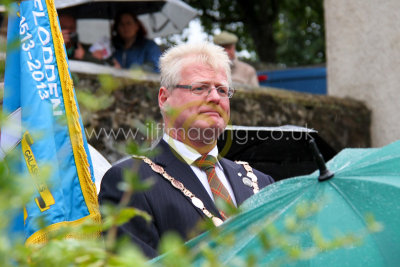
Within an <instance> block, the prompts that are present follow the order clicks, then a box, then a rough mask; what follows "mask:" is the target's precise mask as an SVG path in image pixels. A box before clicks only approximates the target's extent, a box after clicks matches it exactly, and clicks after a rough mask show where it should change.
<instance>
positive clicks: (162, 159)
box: [153, 140, 219, 216]
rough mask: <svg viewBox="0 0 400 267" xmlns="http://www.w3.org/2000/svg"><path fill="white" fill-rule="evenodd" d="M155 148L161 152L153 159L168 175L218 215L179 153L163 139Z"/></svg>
mask: <svg viewBox="0 0 400 267" xmlns="http://www.w3.org/2000/svg"><path fill="white" fill-rule="evenodd" d="M157 148H160V149H161V151H162V152H161V153H160V154H159V155H157V156H156V157H155V158H154V159H153V161H154V162H155V163H157V164H159V165H160V166H162V167H163V168H164V170H165V171H166V172H167V173H168V174H169V175H171V176H172V177H174V178H175V179H176V180H178V181H180V182H181V183H182V184H183V185H184V186H185V187H186V188H187V189H188V190H189V191H190V192H192V193H193V194H194V195H195V196H196V197H197V198H199V199H200V200H201V201H202V202H203V204H204V206H205V207H206V208H207V209H208V210H209V211H210V212H211V213H212V214H214V215H218V216H219V212H218V209H217V208H216V206H215V204H214V202H213V200H212V199H211V198H210V196H209V195H208V193H207V191H206V189H205V188H204V187H203V185H202V184H201V182H200V180H199V179H198V178H197V176H196V175H195V174H194V172H193V170H192V169H191V168H190V166H189V165H188V164H186V162H185V161H184V160H183V159H182V158H181V157H180V156H179V154H178V153H176V152H175V151H174V150H173V149H172V148H170V146H169V145H168V144H167V143H166V142H165V141H164V140H161V141H160V143H159V144H158V145H157ZM171 186H172V185H171ZM182 194H183V193H182ZM186 199H187V200H188V201H189V202H190V204H191V205H192V206H193V208H194V209H196V210H197V212H199V213H200V214H201V215H202V216H205V215H204V213H203V212H202V211H201V210H200V209H198V208H196V207H195V206H194V205H193V204H192V202H191V201H190V199H189V198H186Z"/></svg>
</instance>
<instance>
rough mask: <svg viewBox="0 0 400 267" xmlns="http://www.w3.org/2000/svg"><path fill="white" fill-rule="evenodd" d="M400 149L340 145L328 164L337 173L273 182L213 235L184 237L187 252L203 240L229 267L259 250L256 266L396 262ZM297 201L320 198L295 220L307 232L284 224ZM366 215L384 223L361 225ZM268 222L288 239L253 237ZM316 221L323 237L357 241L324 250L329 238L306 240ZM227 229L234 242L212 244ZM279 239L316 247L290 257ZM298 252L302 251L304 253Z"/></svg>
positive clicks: (293, 245)
mask: <svg viewBox="0 0 400 267" xmlns="http://www.w3.org/2000/svg"><path fill="white" fill-rule="evenodd" d="M399 152H400V142H396V143H393V144H391V145H389V146H386V147H384V148H381V149H346V150H344V151H342V152H341V153H340V154H339V155H338V156H336V157H335V158H334V159H333V160H332V161H330V162H329V163H328V167H329V168H330V169H331V170H332V171H333V172H335V177H333V178H332V179H330V180H327V181H324V182H318V181H317V177H318V172H315V173H313V174H311V175H308V176H303V177H297V178H292V179H286V180H282V181H280V182H277V183H275V184H272V185H270V186H268V187H266V188H265V189H263V190H261V191H260V192H259V193H258V194H257V195H255V196H253V197H252V198H250V199H248V200H247V201H245V203H243V205H242V209H243V212H242V213H241V214H239V215H238V216H236V217H233V218H231V219H230V220H228V221H226V223H224V224H223V225H222V226H221V232H220V233H219V234H218V236H217V237H215V236H211V234H210V233H205V234H203V235H201V236H199V237H198V238H196V239H194V240H192V241H190V242H189V243H188V246H189V247H191V248H192V249H193V250H196V249H197V248H198V247H199V246H201V245H202V243H205V244H206V245H209V246H211V247H213V251H215V252H216V255H219V259H220V260H221V261H222V263H224V264H226V265H227V266H235V265H237V264H236V263H238V262H243V261H244V260H245V259H246V258H247V257H249V255H256V256H257V257H256V258H257V263H256V264H257V265H258V266H265V265H267V264H271V263H278V264H284V265H285V266H364V265H365V266H398V263H399V262H400V254H399V253H398V252H399V251H400V231H399V227H400V226H399V225H400V216H399V214H400V205H398V203H397V200H398V199H399V198H400V170H399V168H398V167H399V166H400V153H399ZM299 203H318V206H319V208H320V210H319V211H317V212H316V213H314V214H311V216H308V217H305V219H302V220H295V222H296V225H301V226H302V227H303V226H306V228H305V229H307V226H308V227H309V231H307V230H304V229H303V231H298V232H297V231H293V229H292V228H290V227H287V218H288V217H292V218H293V216H294V215H295V214H298V213H297V207H298V205H299ZM368 213H370V214H373V216H374V217H375V220H376V221H377V222H379V223H381V224H382V225H383V229H382V230H381V231H379V232H377V233H371V232H369V231H367V229H368V226H370V223H367V220H366V215H367V214H368ZM272 225H273V226H274V227H276V229H278V230H279V231H281V232H283V233H286V235H284V237H285V238H286V239H285V238H283V239H282V236H279V235H277V234H275V235H270V241H271V242H272V244H274V246H272V247H273V249H271V250H269V251H266V250H264V249H263V248H262V245H261V244H262V243H261V242H260V238H259V236H260V234H261V233H263V231H265V229H268V227H269V226H272ZM310 226H311V227H310ZM314 227H317V229H319V231H320V233H321V236H322V237H323V239H324V240H325V241H326V240H332V238H334V239H335V240H336V239H338V238H339V240H340V238H341V237H357V236H360V237H362V239H359V240H357V239H355V240H356V241H357V242H350V243H348V244H347V245H343V244H342V245H340V246H336V247H335V243H330V246H331V247H330V248H331V249H326V248H329V246H327V245H326V244H329V242H328V243H327V242H322V243H321V242H319V243H318V242H316V241H315V240H316V239H312V236H313V235H312V234H311V233H312V232H313V229H314ZM295 229H296V228H295ZM299 229H300V230H302V228H301V227H300V228H299ZM279 231H278V232H279ZM269 233H271V232H269ZM227 235H234V237H235V238H236V240H237V242H236V243H235V244H234V245H233V246H223V245H221V244H219V243H218V239H220V238H223V237H224V236H227ZM282 240H283V241H284V242H282ZM279 242H280V243H279ZM321 244H322V245H321ZM324 244H325V245H324ZM285 245H286V246H290V247H291V248H299V249H301V250H303V251H306V252H307V251H310V248H311V251H313V252H318V253H317V254H316V255H313V254H310V255H311V256H313V257H304V258H303V259H299V260H298V261H295V262H292V261H288V260H287V259H288V257H289V255H288V253H287V252H285ZM303 255H306V256H307V253H306V254H303ZM202 263H204V258H203V257H202V256H199V257H198V258H197V259H196V260H195V264H194V265H196V266H199V265H201V264H202ZM239 265H240V264H239Z"/></svg>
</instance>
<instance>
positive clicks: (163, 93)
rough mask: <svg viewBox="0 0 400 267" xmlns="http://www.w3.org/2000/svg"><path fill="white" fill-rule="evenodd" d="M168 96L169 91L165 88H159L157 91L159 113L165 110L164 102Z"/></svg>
mask: <svg viewBox="0 0 400 267" xmlns="http://www.w3.org/2000/svg"><path fill="white" fill-rule="evenodd" d="M169 96H170V91H169V90H168V89H167V88H165V87H161V88H160V90H159V91H158V106H159V107H160V110H161V111H164V110H165V106H166V102H167V100H168V97H169Z"/></svg>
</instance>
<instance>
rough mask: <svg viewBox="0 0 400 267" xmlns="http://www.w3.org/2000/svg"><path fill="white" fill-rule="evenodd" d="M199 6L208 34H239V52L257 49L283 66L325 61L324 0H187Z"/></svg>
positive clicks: (268, 60)
mask: <svg viewBox="0 0 400 267" xmlns="http://www.w3.org/2000/svg"><path fill="white" fill-rule="evenodd" d="M185 2H187V3H188V4H190V5H191V6H193V7H195V8H197V9H198V10H199V11H200V13H201V16H200V19H201V23H202V25H203V27H204V30H205V32H206V33H208V34H210V35H212V34H213V33H214V32H215V31H216V30H217V29H221V30H228V31H231V32H233V33H235V34H236V35H238V36H239V43H238V44H237V49H238V51H240V50H248V51H250V52H253V51H254V52H256V54H257V59H258V60H260V61H262V62H265V63H278V64H281V65H284V66H297V65H309V64H320V63H324V62H325V33H324V10H323V1H322V0H304V1H300V0H295V1H293V0H247V1H243V0H234V1H231V0H218V1H211V0H203V1H196V0H185Z"/></svg>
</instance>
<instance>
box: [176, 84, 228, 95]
mask: <svg viewBox="0 0 400 267" xmlns="http://www.w3.org/2000/svg"><path fill="white" fill-rule="evenodd" d="M213 87H214V86H212V85H211V84H207V83H193V84H192V85H182V84H178V85H175V88H183V89H189V90H190V92H192V94H195V95H205V94H207V95H209V94H210V92H211V90H212V89H213ZM215 90H217V93H218V95H219V96H220V97H224V98H225V97H227V98H231V97H232V96H233V93H234V92H235V90H234V89H233V88H231V87H228V86H226V85H220V86H216V87H215Z"/></svg>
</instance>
